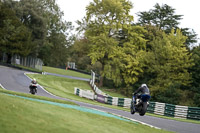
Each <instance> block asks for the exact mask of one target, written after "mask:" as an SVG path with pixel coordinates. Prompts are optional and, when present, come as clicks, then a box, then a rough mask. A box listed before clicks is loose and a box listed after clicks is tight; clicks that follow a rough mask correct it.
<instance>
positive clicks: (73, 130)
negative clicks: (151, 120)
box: [0, 93, 168, 133]
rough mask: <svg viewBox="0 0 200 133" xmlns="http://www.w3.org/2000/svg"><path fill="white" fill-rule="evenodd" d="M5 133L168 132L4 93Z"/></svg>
mask: <svg viewBox="0 0 200 133" xmlns="http://www.w3.org/2000/svg"><path fill="white" fill-rule="evenodd" d="M0 105H1V106H0V107H1V110H0V118H1V119H0V129H1V132H3V133H10V132H15V133H25V132H26V133H35V132H37V133H46V132H48V133H55V132H56V133H64V132H70V133H93V132H95V133H102V132H104V133H132V132H133V131H134V132H135V133H141V132H142V133H149V132H153V133H167V132H168V131H164V130H158V129H155V128H150V127H148V126H145V125H142V124H135V123H132V122H126V121H122V120H118V119H115V118H109V117H104V116H100V115H96V114H91V113H86V112H81V111H77V110H74V109H68V108H63V107H58V106H55V105H49V104H45V103H39V102H35V101H29V100H25V99H21V98H17V97H11V96H7V95H5V94H2V93H0Z"/></svg>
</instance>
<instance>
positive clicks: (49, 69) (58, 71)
mask: <svg viewBox="0 0 200 133" xmlns="http://www.w3.org/2000/svg"><path fill="white" fill-rule="evenodd" d="M42 70H43V71H45V72H49V73H56V74H61V75H68V76H73V77H80V78H87V79H90V78H91V75H88V74H83V73H79V72H75V71H72V70H65V69H59V68H53V67H48V66H43V67H42Z"/></svg>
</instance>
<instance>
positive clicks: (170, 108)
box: [164, 103, 176, 117]
mask: <svg viewBox="0 0 200 133" xmlns="http://www.w3.org/2000/svg"><path fill="white" fill-rule="evenodd" d="M175 108H176V106H175V105H173V104H167V103H166V104H165V114H164V115H165V116H170V117H174V112H175Z"/></svg>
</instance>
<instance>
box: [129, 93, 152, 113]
mask: <svg viewBox="0 0 200 133" xmlns="http://www.w3.org/2000/svg"><path fill="white" fill-rule="evenodd" d="M149 100H150V96H149V95H146V94H142V95H140V96H139V98H138V99H136V98H135V96H133V98H132V101H131V106H130V110H131V114H134V113H135V112H138V113H139V115H140V116H144V115H145V113H146V111H147V107H148V105H149V102H148V101H149Z"/></svg>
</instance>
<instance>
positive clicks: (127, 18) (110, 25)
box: [82, 0, 145, 86]
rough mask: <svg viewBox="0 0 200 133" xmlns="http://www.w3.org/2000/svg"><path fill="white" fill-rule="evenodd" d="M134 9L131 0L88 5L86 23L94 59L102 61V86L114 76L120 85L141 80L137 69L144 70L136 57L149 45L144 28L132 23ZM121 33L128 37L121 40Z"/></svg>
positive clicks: (107, 0) (98, 0)
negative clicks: (130, 13)
mask: <svg viewBox="0 0 200 133" xmlns="http://www.w3.org/2000/svg"><path fill="white" fill-rule="evenodd" d="M131 8H132V3H131V2H130V1H127V0H94V1H93V2H91V3H90V5H89V6H87V8H86V11H87V13H86V14H87V15H86V17H85V21H83V22H84V23H82V24H84V26H83V27H84V28H85V29H86V31H85V36H86V38H87V39H88V41H89V43H90V44H91V48H90V53H89V56H90V58H91V62H92V64H94V63H96V62H100V63H101V64H102V70H101V73H100V74H101V79H100V86H102V85H103V79H104V77H106V78H108V79H112V80H113V81H114V82H115V84H116V85H120V84H122V83H126V84H127V85H128V84H129V83H130V82H132V83H133V82H135V81H136V80H137V75H138V72H136V71H142V70H141V68H139V67H140V66H139V61H138V59H136V58H135V57H134V56H136V55H137V54H138V53H137V52H138V51H140V50H141V51H142V50H143V49H142V48H144V46H145V45H144V44H145V40H144V39H143V36H142V34H140V33H141V32H144V30H143V28H141V27H139V26H138V27H133V26H132V25H131V22H132V21H133V16H131V15H129V12H130V9H131ZM120 32H124V34H123V35H124V37H125V39H120V38H121V36H120ZM124 58H126V59H124ZM128 75H129V76H130V77H129V76H128Z"/></svg>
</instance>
